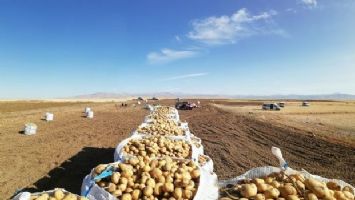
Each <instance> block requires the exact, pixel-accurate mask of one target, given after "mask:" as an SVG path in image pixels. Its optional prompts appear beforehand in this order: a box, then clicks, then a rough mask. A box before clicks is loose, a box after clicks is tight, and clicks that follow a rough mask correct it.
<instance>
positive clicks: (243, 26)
mask: <svg viewBox="0 0 355 200" xmlns="http://www.w3.org/2000/svg"><path fill="white" fill-rule="evenodd" d="M274 15H277V12H276V11H274V10H271V11H268V12H263V13H260V14H258V15H251V14H250V13H249V12H248V10H247V9H246V8H242V9H240V10H238V11H236V12H235V13H234V14H232V15H231V16H226V15H223V16H220V17H215V16H212V17H208V18H205V19H199V20H194V21H193V22H192V30H191V31H190V32H189V33H188V34H187V37H188V38H190V39H191V40H195V41H199V42H202V43H206V44H228V43H235V42H236V41H238V40H240V39H242V38H246V37H250V36H252V35H258V34H265V33H273V34H275V33H280V32H284V31H280V29H279V28H277V27H275V24H274V23H272V17H273V16H274ZM275 29H279V30H276V31H275Z"/></svg>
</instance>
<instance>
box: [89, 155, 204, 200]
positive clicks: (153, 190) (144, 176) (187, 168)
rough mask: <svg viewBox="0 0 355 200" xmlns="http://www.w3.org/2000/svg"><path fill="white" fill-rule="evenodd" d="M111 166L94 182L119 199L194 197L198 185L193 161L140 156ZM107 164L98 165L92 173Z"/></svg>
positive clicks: (170, 199) (196, 170) (197, 176)
mask: <svg viewBox="0 0 355 200" xmlns="http://www.w3.org/2000/svg"><path fill="white" fill-rule="evenodd" d="M113 165H114V172H113V174H112V176H110V177H107V178H104V179H101V180H98V181H96V184H97V185H98V186H100V187H102V188H104V189H105V190H106V191H108V192H109V193H111V194H112V195H113V196H115V197H117V198H118V199H120V200H138V199H142V200H155V199H164V200H179V199H184V200H189V199H193V198H194V196H195V194H196V192H197V188H198V185H199V179H200V170H199V169H198V167H197V166H196V165H195V163H194V162H192V161H187V160H173V159H171V158H169V157H165V158H163V159H159V160H158V159H155V160H148V159H147V160H145V159H143V158H142V157H140V158H131V159H129V160H126V161H125V162H124V163H114V164H113ZM107 166H108V165H104V164H101V165H98V166H97V167H96V168H95V169H94V176H95V175H98V174H100V173H101V172H102V171H103V170H105V169H106V167H107Z"/></svg>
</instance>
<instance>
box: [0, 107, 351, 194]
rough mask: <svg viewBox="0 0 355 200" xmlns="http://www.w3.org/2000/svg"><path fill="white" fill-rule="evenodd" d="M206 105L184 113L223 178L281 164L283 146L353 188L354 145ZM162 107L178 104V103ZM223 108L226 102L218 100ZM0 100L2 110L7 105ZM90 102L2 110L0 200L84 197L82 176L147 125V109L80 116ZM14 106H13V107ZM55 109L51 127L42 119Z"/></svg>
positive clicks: (304, 164)
mask: <svg viewBox="0 0 355 200" xmlns="http://www.w3.org/2000/svg"><path fill="white" fill-rule="evenodd" d="M208 102H210V101H202V105H203V107H202V108H199V109H195V110H193V111H180V115H181V118H182V120H187V121H188V122H189V126H190V128H191V130H192V132H193V133H194V134H196V135H197V136H198V137H200V138H201V139H202V141H203V145H204V148H205V152H206V154H207V155H210V156H211V158H212V159H213V161H214V166H215V169H216V172H217V175H218V176H219V179H225V178H231V177H234V176H237V175H239V174H241V173H243V172H245V171H246V170H248V169H250V168H252V167H257V166H264V165H274V166H277V165H278V161H277V160H276V158H274V157H273V156H272V155H271V152H270V148H271V146H278V147H280V148H281V149H282V151H283V153H284V157H285V158H286V160H288V161H289V164H290V166H291V167H293V168H296V169H301V168H304V169H306V170H308V171H309V172H311V173H314V174H318V175H321V176H325V177H331V178H339V179H343V180H344V181H347V182H349V183H351V184H353V185H354V184H355V173H354V170H353V169H354V168H355V146H352V145H343V144H340V143H333V142H331V141H327V140H325V139H324V138H319V137H317V136H316V137H315V136H313V135H312V134H310V133H308V132H307V131H304V130H303V129H296V128H293V127H291V126H287V125H282V124H278V125H273V124H270V123H266V122H265V121H263V120H260V119H259V118H258V117H257V116H255V115H250V116H249V115H245V114H244V113H238V112H232V111H226V110H225V109H222V108H217V107H215V106H212V105H208ZM161 103H164V104H168V105H173V103H174V101H162V102H161ZM221 103H223V101H221ZM1 104H6V102H0V107H1V106H5V107H6V105H1ZM85 106H87V104H85V103H84V104H77V105H72V104H68V105H61V106H50V107H43V108H42V107H41V106H38V107H36V108H33V109H30V110H21V111H17V110H15V112H11V110H10V111H9V110H8V111H6V112H4V111H0V145H1V151H0V177H2V179H1V180H0V187H1V188H0V199H7V198H9V197H10V196H11V195H12V194H13V193H14V192H15V191H16V189H18V188H27V189H30V190H31V191H41V190H48V189H52V188H54V187H64V188H66V189H67V190H69V191H71V192H74V193H79V192H80V186H81V182H82V179H83V178H84V176H85V175H86V174H88V173H89V172H90V169H91V168H92V167H94V166H95V165H97V164H99V163H108V162H112V161H113V152H114V148H115V147H116V145H117V144H118V143H119V142H120V141H121V140H123V139H125V138H127V137H128V135H129V133H130V132H131V131H132V130H133V129H134V128H136V127H137V126H138V125H139V124H140V123H141V122H142V121H143V117H144V116H145V115H146V114H147V111H146V110H144V109H142V107H131V106H129V107H127V108H122V107H120V106H116V105H115V104H114V103H92V104H90V107H91V108H93V110H94V112H95V117H94V119H92V120H89V119H86V118H83V117H82V115H83V113H82V111H83V109H84V107H85ZM15 107H16V106H15ZM47 111H50V112H53V113H54V115H55V117H54V120H55V121H53V122H49V123H47V122H45V121H42V120H40V118H41V116H42V115H43V113H44V112H47ZM29 121H31V122H34V123H36V124H37V125H38V127H39V130H38V133H37V135H34V136H24V135H22V134H20V133H19V131H20V130H21V128H22V126H23V124H24V123H26V122H29Z"/></svg>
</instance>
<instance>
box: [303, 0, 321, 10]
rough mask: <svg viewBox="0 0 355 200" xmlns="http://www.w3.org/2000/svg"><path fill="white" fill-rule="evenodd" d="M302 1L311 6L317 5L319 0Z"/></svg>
mask: <svg viewBox="0 0 355 200" xmlns="http://www.w3.org/2000/svg"><path fill="white" fill-rule="evenodd" d="M301 2H302V3H303V4H304V5H306V6H307V7H309V8H314V7H317V0H301Z"/></svg>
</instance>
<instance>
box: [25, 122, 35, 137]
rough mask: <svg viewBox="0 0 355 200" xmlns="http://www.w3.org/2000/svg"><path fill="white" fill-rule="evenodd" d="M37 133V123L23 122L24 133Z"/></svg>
mask: <svg viewBox="0 0 355 200" xmlns="http://www.w3.org/2000/svg"><path fill="white" fill-rule="evenodd" d="M36 133H37V125H36V124H34V123H28V124H25V128H24V134H25V135H34V134H36Z"/></svg>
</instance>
